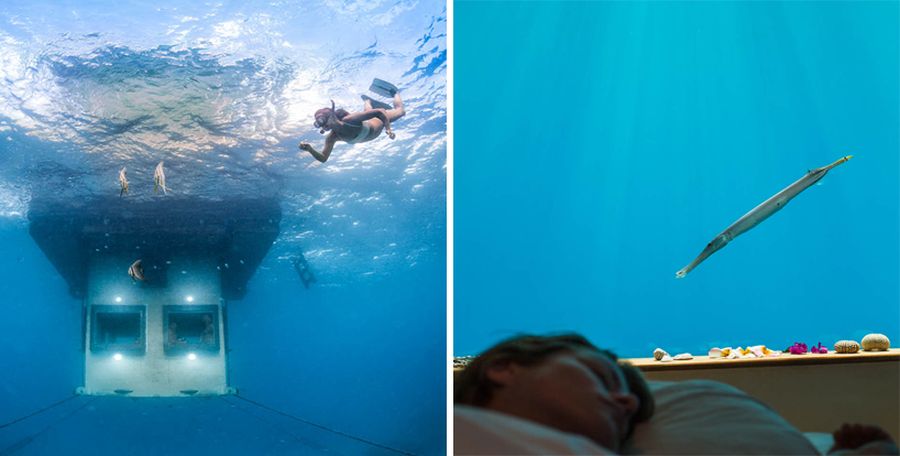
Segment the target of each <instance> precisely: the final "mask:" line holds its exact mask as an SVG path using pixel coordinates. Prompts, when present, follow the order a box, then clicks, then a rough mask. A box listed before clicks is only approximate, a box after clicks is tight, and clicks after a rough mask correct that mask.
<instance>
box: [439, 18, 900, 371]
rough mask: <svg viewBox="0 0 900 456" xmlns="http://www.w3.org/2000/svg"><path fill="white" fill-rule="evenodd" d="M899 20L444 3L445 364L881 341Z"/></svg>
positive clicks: (893, 205) (889, 303)
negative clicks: (447, 36) (519, 345)
mask: <svg viewBox="0 0 900 456" xmlns="http://www.w3.org/2000/svg"><path fill="white" fill-rule="evenodd" d="M898 15H900V11H898V3H897V2H893V1H891V2H841V1H825V2H816V1H805V2H794V1H787V2H733V1H729V2H480V1H463V2H457V3H456V7H455V9H454V37H455V42H454V46H455V47H454V64H453V65H454V68H455V70H454V71H455V72H454V131H455V137H454V141H455V142H454V293H455V302H454V353H455V354H456V355H469V354H476V353H478V352H479V351H481V350H483V349H485V348H487V347H488V346H490V345H491V344H493V343H495V342H497V341H499V340H501V339H503V338H506V337H509V336H512V335H514V334H518V333H522V332H528V333H548V332H560V331H577V332H581V333H584V334H585V335H587V336H588V337H589V338H591V339H592V340H593V341H594V342H595V343H597V344H598V345H600V346H604V347H607V348H611V349H612V350H614V351H616V352H617V353H619V354H620V355H624V356H629V357H647V356H651V353H652V351H653V349H654V348H656V347H662V348H664V349H666V350H667V351H669V352H670V353H677V352H683V351H689V352H693V353H694V354H705V353H706V351H707V350H708V349H709V348H711V347H713V346H719V347H725V346H732V347H737V346H748V345H756V344H765V345H767V346H769V347H772V348H775V349H783V348H785V347H786V346H789V345H790V344H792V343H793V342H795V341H800V342H804V343H807V344H810V343H811V344H815V343H817V342H819V341H821V342H822V343H823V344H825V345H828V346H831V345H832V344H833V343H834V342H835V341H837V340H839V339H855V340H860V339H861V338H862V337H863V336H864V335H865V334H867V333H870V332H878V333H883V334H885V335H887V336H888V337H889V338H890V339H891V340H892V341H894V342H893V343H894V344H895V345H896V344H897V342H898V341H900V267H898V266H900V245H898V238H900V235H898V233H900V226H898V207H900V200H898V195H900V185H898V182H900V172H898V171H900V161H898V157H900V154H898V150H900V142H898V126H900V115H898V107H900V98H898V87H900V84H898V81H900V74H898V68H900V61H898V56H900V46H898V42H900V29H898V27H900V26H898V24H900V21H898V17H900V16H898ZM472 30H478V31H479V32H478V33H471V31H472ZM850 154H852V155H854V158H853V159H852V160H850V161H849V162H847V163H845V164H843V165H841V166H840V167H838V168H835V169H833V170H831V171H830V172H829V173H828V175H827V176H826V177H825V178H824V179H823V180H822V181H820V184H819V185H816V186H813V187H811V188H809V189H807V190H806V191H805V192H803V193H802V194H800V195H799V196H798V197H797V198H796V199H794V200H793V201H792V202H790V204H788V205H787V207H785V208H784V209H783V210H781V211H780V212H778V213H777V214H775V215H773V216H772V217H771V218H769V219H768V220H766V221H764V222H763V223H762V224H761V225H759V226H757V227H756V228H754V229H753V230H751V231H749V232H747V233H745V234H743V235H741V236H740V237H738V238H736V239H734V240H733V241H732V242H731V243H730V244H728V246H726V247H725V248H723V249H722V250H719V251H718V252H717V253H715V254H714V255H712V256H711V257H710V258H708V259H707V260H706V261H705V262H704V263H702V264H700V265H699V266H698V267H697V268H696V269H695V270H694V271H693V272H691V273H690V274H688V275H687V277H685V278H683V279H676V278H675V272H676V271H678V270H679V269H681V268H682V267H684V266H685V265H687V264H688V263H689V262H690V261H691V260H693V259H694V258H695V257H696V256H697V255H698V254H699V253H700V251H701V250H702V249H703V248H704V246H706V244H707V243H708V242H710V241H711V240H712V239H713V237H714V236H716V235H717V234H718V233H720V232H721V231H722V230H724V229H725V228H726V227H727V226H729V225H730V224H731V223H732V222H734V221H735V220H737V219H738V218H739V217H740V216H741V215H743V214H744V213H746V212H748V211H749V210H750V209H752V208H753V207H755V206H756V205H757V204H759V203H761V202H763V201H764V200H765V199H767V198H768V197H770V196H772V195H774V194H775V193H776V192H778V191H779V190H781V189H782V188H784V187H786V186H788V185H789V184H790V183H792V182H794V181H795V180H796V179H799V178H800V177H802V176H803V175H804V174H805V173H806V171H807V170H808V169H811V168H816V167H820V166H824V165H827V164H830V163H832V162H834V161H835V160H837V159H839V158H840V157H842V156H845V155H850Z"/></svg>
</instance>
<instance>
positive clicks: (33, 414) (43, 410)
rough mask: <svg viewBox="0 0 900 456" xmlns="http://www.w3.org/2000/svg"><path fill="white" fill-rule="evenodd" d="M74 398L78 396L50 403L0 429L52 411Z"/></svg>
mask: <svg viewBox="0 0 900 456" xmlns="http://www.w3.org/2000/svg"><path fill="white" fill-rule="evenodd" d="M75 397H78V395H77V394H73V395H71V396H69V397H67V398H65V399H60V400H59V401H56V402H54V403H52V404H50V405H48V406H46V407H44V408H42V409H39V410H35V411H34V412H31V413H29V414H27V415H25V416H23V417H21V418H16V419H14V420H12V421H10V422H9V423H4V424H0V429H3V428H5V427H8V426H12V425H13V424H16V423H18V422H19V421H23V420H27V419H28V418H31V417H33V416H35V415H37V414H39V413H42V412H46V411H47V410H50V409H52V408H53V407H56V406H58V405H62V404H63V403H64V402H67V401H70V400H72V398H75Z"/></svg>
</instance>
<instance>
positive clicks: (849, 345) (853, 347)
mask: <svg viewBox="0 0 900 456" xmlns="http://www.w3.org/2000/svg"><path fill="white" fill-rule="evenodd" d="M834 351H836V352H838V353H856V352H858V351H859V342H857V341H855V340H839V341H837V342H835V343H834Z"/></svg>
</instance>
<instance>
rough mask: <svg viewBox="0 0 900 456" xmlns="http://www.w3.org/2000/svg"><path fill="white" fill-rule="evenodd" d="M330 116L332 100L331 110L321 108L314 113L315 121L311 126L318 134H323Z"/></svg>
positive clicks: (332, 108) (332, 110)
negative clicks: (316, 129) (313, 126)
mask: <svg viewBox="0 0 900 456" xmlns="http://www.w3.org/2000/svg"><path fill="white" fill-rule="evenodd" d="M332 116H334V100H331V109H328V108H322V109H320V110H318V111H316V114H315V118H316V121H315V123H313V125H315V127H316V128H318V129H319V133H320V134H323V135H324V134H325V125H327V124H328V120H329V119H331V117H332Z"/></svg>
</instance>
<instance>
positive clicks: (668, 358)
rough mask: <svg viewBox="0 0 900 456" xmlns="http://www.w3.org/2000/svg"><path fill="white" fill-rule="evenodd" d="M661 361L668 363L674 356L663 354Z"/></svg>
mask: <svg viewBox="0 0 900 456" xmlns="http://www.w3.org/2000/svg"><path fill="white" fill-rule="evenodd" d="M660 361H662V362H664V363H667V362H669V361H672V357H671V356H669V354H668V353H667V354H666V356H663V357H662V359H660Z"/></svg>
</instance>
